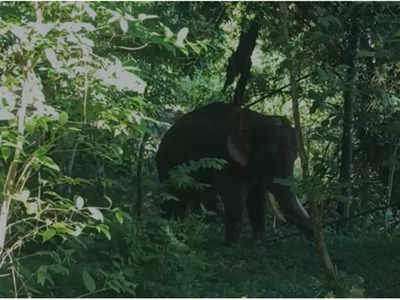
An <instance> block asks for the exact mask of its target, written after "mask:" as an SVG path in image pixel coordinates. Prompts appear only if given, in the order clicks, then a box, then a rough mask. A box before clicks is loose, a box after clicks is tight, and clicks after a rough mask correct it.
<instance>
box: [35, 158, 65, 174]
mask: <svg viewBox="0 0 400 300" xmlns="http://www.w3.org/2000/svg"><path fill="white" fill-rule="evenodd" d="M39 161H40V162H41V163H42V164H43V165H44V166H46V167H47V168H49V169H52V170H54V171H57V172H60V167H59V166H58V165H57V164H56V163H55V162H54V160H53V159H52V158H51V157H49V156H43V157H40V158H39Z"/></svg>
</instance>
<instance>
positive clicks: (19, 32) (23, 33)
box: [10, 24, 29, 43]
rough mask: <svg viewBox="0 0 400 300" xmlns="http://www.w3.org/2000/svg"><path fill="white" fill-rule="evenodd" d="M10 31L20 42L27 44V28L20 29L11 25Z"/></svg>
mask: <svg viewBox="0 0 400 300" xmlns="http://www.w3.org/2000/svg"><path fill="white" fill-rule="evenodd" d="M10 31H11V32H12V33H13V34H14V35H15V36H16V37H17V38H19V39H20V40H21V41H22V42H24V43H25V42H27V41H28V34H29V31H28V28H26V27H22V26H17V25H14V24H12V25H11V26H10Z"/></svg>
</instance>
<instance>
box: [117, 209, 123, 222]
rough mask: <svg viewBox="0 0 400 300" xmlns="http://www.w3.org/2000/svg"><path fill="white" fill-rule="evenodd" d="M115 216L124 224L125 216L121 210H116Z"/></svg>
mask: <svg viewBox="0 0 400 300" xmlns="http://www.w3.org/2000/svg"><path fill="white" fill-rule="evenodd" d="M115 218H116V219H117V221H118V223H119V224H123V223H124V216H123V215H122V212H121V211H120V210H117V211H116V212H115Z"/></svg>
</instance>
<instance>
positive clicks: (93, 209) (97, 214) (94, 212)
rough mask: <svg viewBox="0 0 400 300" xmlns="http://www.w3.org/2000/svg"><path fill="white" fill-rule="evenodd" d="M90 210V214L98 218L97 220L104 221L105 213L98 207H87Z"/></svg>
mask: <svg viewBox="0 0 400 300" xmlns="http://www.w3.org/2000/svg"><path fill="white" fill-rule="evenodd" d="M87 209H88V210H89V212H90V216H91V217H92V218H93V219H95V220H97V221H102V222H103V219H104V218H103V214H102V213H101V211H100V210H99V209H98V208H97V207H88V208H87Z"/></svg>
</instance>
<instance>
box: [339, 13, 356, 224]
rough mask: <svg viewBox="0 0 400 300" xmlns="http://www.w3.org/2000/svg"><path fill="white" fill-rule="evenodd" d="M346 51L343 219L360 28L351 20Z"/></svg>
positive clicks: (350, 161)
mask: <svg viewBox="0 0 400 300" xmlns="http://www.w3.org/2000/svg"><path fill="white" fill-rule="evenodd" d="M348 41H349V42H348V49H347V51H346V52H345V53H346V55H348V59H347V62H346V64H347V65H348V66H349V69H348V71H347V76H346V82H345V85H346V87H345V89H344V92H343V98H344V104H343V136H342V144H341V150H342V156H341V166H340V178H339V181H340V183H341V184H342V186H343V189H342V195H343V196H344V199H347V201H345V202H343V200H342V201H341V202H339V203H338V213H339V214H340V215H342V216H344V217H349V215H350V204H351V200H350V198H351V174H352V166H353V145H352V142H353V139H352V132H353V114H354V113H353V103H354V101H355V97H356V95H355V94H356V80H357V77H358V69H357V54H358V51H359V46H360V28H359V25H358V24H357V23H356V21H355V20H354V19H353V22H351V30H350V35H349V39H348Z"/></svg>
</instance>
